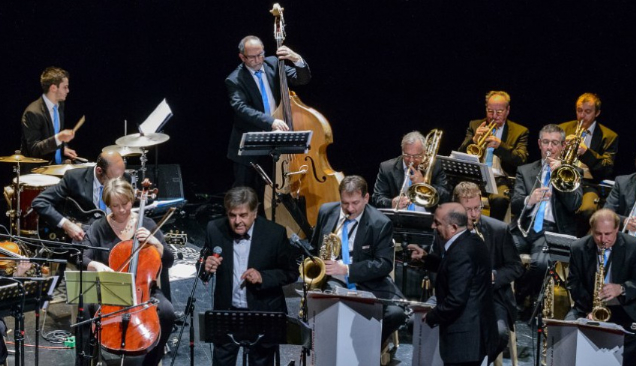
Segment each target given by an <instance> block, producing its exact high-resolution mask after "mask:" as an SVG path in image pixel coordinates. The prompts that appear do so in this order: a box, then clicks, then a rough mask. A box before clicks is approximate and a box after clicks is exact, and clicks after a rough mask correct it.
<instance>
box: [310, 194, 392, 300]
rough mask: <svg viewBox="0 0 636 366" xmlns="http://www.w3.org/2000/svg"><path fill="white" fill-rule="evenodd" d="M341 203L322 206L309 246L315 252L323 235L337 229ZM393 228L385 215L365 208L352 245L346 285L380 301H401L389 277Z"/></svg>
mask: <svg viewBox="0 0 636 366" xmlns="http://www.w3.org/2000/svg"><path fill="white" fill-rule="evenodd" d="M340 211H341V208H340V202H330V203H325V204H323V205H322V206H321V207H320V210H319V212H318V221H317V223H316V228H315V229H314V235H313V237H312V240H311V245H312V246H313V248H314V250H315V251H316V253H317V251H318V250H319V249H320V247H321V246H322V241H323V238H324V237H325V235H328V234H329V233H331V232H333V231H334V230H335V229H336V225H337V223H338V218H339V217H340ZM393 257H394V245H393V224H392V223H391V220H389V219H388V218H387V217H386V216H385V215H384V214H382V213H381V212H380V211H378V210H377V209H376V208H374V207H373V206H370V205H366V207H365V208H364V213H363V214H362V217H361V218H360V224H359V225H358V228H357V232H356V236H355V240H354V242H353V257H352V258H353V260H352V263H351V264H350V265H349V281H350V282H352V283H355V284H356V287H357V289H358V290H363V291H370V292H372V293H373V294H374V295H375V296H376V297H379V298H402V297H403V296H402V293H401V292H400V291H399V290H398V288H397V287H396V286H395V283H394V282H393V280H391V278H390V277H389V274H390V273H391V271H392V270H393Z"/></svg>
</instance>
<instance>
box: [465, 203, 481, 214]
mask: <svg viewBox="0 0 636 366" xmlns="http://www.w3.org/2000/svg"><path fill="white" fill-rule="evenodd" d="M464 209H465V210H466V213H478V212H481V209H482V205H479V206H477V207H464Z"/></svg>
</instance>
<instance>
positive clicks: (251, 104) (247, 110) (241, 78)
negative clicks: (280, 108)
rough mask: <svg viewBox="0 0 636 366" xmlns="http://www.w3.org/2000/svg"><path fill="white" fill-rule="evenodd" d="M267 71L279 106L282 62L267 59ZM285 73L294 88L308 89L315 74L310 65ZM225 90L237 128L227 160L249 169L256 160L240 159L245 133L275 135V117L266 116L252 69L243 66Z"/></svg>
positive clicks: (232, 75)
mask: <svg viewBox="0 0 636 366" xmlns="http://www.w3.org/2000/svg"><path fill="white" fill-rule="evenodd" d="M263 68H264V70H265V74H266V75H267V81H268V82H269V87H270V89H271V90H272V94H273V95H274V98H275V99H276V104H277V105H278V103H279V102H280V97H281V95H280V78H279V76H278V58H276V57H275V56H270V57H267V58H265V61H264V63H263ZM285 73H286V74H287V80H288V82H289V84H290V85H304V84H307V83H308V82H309V80H311V73H310V71H309V66H308V65H307V63H305V66H304V67H290V66H285ZM225 87H226V88H227V93H228V97H229V98H230V106H231V107H232V109H233V110H234V126H233V127H232V134H231V135H230V141H229V144H228V148H227V157H228V158H229V159H230V160H233V161H235V162H237V163H242V164H244V165H249V162H250V161H253V160H254V157H253V156H252V157H250V156H239V155H238V152H239V151H238V150H239V145H240V143H241V137H242V136H243V133H245V132H254V131H271V130H272V123H274V117H273V116H271V115H266V114H264V113H263V112H264V111H265V108H264V106H263V99H262V97H261V92H260V91H259V89H258V86H257V85H256V82H255V81H254V78H253V77H252V74H251V73H250V71H249V69H248V68H247V67H246V66H245V65H244V64H240V65H239V66H238V67H237V68H236V69H235V70H234V71H233V72H232V73H231V74H230V75H229V76H228V77H227V78H226V79H225Z"/></svg>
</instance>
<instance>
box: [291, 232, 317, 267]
mask: <svg viewBox="0 0 636 366" xmlns="http://www.w3.org/2000/svg"><path fill="white" fill-rule="evenodd" d="M289 243H290V244H291V245H292V246H294V247H296V248H300V249H301V250H302V251H303V252H304V253H305V256H306V257H307V258H309V259H311V261H312V262H314V263H315V262H316V258H315V257H314V256H313V255H311V253H309V250H308V249H307V247H306V246H305V244H303V242H302V240H300V237H298V235H296V234H292V236H291V238H289Z"/></svg>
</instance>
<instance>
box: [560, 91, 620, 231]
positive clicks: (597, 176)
mask: <svg viewBox="0 0 636 366" xmlns="http://www.w3.org/2000/svg"><path fill="white" fill-rule="evenodd" d="M599 114H601V99H600V98H599V97H598V95H596V94H593V93H585V94H582V95H581V96H580V97H579V99H577V100H576V121H570V122H565V123H561V124H560V125H559V127H561V128H562V129H563V130H564V131H565V134H566V135H567V139H568V140H570V139H572V138H574V133H575V131H576V128H577V125H578V123H579V121H583V130H584V131H585V138H584V139H583V142H581V144H580V145H579V150H578V152H577V155H578V159H579V162H580V167H581V168H582V169H583V180H582V181H583V203H581V207H580V208H579V211H578V212H577V236H579V237H581V236H584V235H586V234H587V231H588V229H589V225H588V222H589V220H590V216H592V214H593V213H594V211H596V210H597V209H598V202H599V190H598V189H597V188H596V185H597V184H599V183H600V182H601V181H602V180H604V179H612V173H613V172H614V158H615V156H616V153H617V152H618V135H617V134H616V132H614V131H612V130H610V129H609V128H607V127H606V126H605V125H602V124H600V123H598V122H597V121H596V118H597V117H598V116H599Z"/></svg>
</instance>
